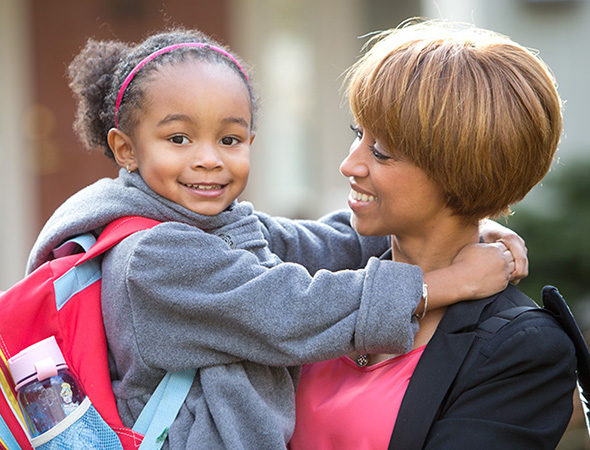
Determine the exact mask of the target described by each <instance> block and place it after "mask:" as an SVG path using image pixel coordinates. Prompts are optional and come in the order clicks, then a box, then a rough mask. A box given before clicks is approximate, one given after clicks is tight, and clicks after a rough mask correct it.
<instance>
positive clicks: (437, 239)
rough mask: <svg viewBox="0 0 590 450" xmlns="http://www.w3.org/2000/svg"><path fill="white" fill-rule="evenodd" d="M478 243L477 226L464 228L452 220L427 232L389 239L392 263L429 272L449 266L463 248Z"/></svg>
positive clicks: (456, 218) (460, 221)
mask: <svg viewBox="0 0 590 450" xmlns="http://www.w3.org/2000/svg"><path fill="white" fill-rule="evenodd" d="M478 241H479V225H478V224H473V225H470V224H466V223H465V222H464V221H462V220H461V219H460V218H459V217H456V216H453V217H450V218H447V220H444V221H441V222H440V223H439V224H437V226H436V227H433V228H431V230H430V231H428V232H423V233H413V234H408V235H401V234H398V235H392V236H391V249H392V253H393V255H392V259H393V260H394V261H396V262H403V263H407V264H413V265H417V266H420V268H421V269H422V271H423V272H430V271H433V270H436V269H442V268H444V267H447V266H450V265H451V264H452V262H453V260H454V259H455V257H456V256H457V254H458V253H459V251H460V250H461V249H462V248H463V247H464V246H466V245H468V244H473V243H477V242H478Z"/></svg>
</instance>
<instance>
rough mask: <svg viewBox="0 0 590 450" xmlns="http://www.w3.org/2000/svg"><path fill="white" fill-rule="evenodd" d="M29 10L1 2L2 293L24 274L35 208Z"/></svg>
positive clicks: (13, 0) (12, 0)
mask: <svg viewBox="0 0 590 450" xmlns="http://www.w3.org/2000/svg"><path fill="white" fill-rule="evenodd" d="M28 6H29V5H28V2H27V1H21V0H0V136H1V137H2V140H1V142H0V156H1V160H2V162H1V163H0V290H2V289H6V287H8V286H9V285H10V284H11V283H13V282H14V281H16V280H18V279H19V278H21V277H22V276H23V274H24V267H25V261H26V257H27V252H28V248H29V246H30V243H31V241H32V239H33V238H34V234H35V223H36V220H37V210H38V208H37V205H38V204H37V198H36V195H35V192H36V186H35V179H34V177H33V176H32V166H31V161H32V149H31V146H30V141H29V139H28V137H27V128H26V117H25V116H26V109H27V106H28V105H29V104H30V102H31V98H32V92H31V78H30V67H31V61H30V55H31V51H30V41H29V37H30V33H29V31H30V30H29V22H28V16H29V9H28Z"/></svg>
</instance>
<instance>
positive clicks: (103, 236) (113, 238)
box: [77, 216, 161, 265]
mask: <svg viewBox="0 0 590 450" xmlns="http://www.w3.org/2000/svg"><path fill="white" fill-rule="evenodd" d="M160 223H161V222H159V221H157V220H154V219H148V218H147V217H140V216H129V217H121V218H120V219H116V220H114V221H112V222H111V223H109V224H108V225H107V226H106V227H105V229H104V230H103V232H102V233H100V236H99V237H98V240H97V241H96V244H94V245H93V246H92V247H91V248H90V250H88V251H87V252H86V254H85V255H84V257H83V258H81V259H80V261H78V263H77V265H80V264H83V263H84V262H85V261H88V260H89V259H92V258H95V257H96V256H98V255H100V254H102V253H104V252H106V251H107V250H110V249H111V248H112V247H114V246H115V245H117V244H118V243H119V242H121V241H122V240H123V239H125V238H126V237H128V236H130V235H132V234H133V233H135V232H137V231H141V230H146V229H148V228H152V227H154V226H156V225H158V224H160Z"/></svg>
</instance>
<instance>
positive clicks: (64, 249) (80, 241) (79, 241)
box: [53, 233, 96, 258]
mask: <svg viewBox="0 0 590 450" xmlns="http://www.w3.org/2000/svg"><path fill="white" fill-rule="evenodd" d="M94 244H96V238H95V237H94V235H93V234H92V233H85V234H81V235H79V236H75V237H73V238H71V239H69V240H67V241H65V242H64V243H63V244H61V245H60V246H59V247H57V248H56V249H54V250H53V256H54V257H55V258H61V257H62V256H67V255H72V254H73V253H74V251H75V249H76V246H78V245H79V246H80V247H82V248H83V249H84V251H85V252H87V251H88V250H90V247H92V246H93V245H94Z"/></svg>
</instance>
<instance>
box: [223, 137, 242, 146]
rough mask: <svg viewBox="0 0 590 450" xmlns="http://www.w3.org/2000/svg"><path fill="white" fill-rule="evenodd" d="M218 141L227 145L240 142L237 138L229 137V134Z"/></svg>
mask: <svg viewBox="0 0 590 450" xmlns="http://www.w3.org/2000/svg"><path fill="white" fill-rule="evenodd" d="M220 142H221V143H222V144H223V145H228V146H232V145H237V144H239V143H240V141H239V140H238V139H236V138H235V137H231V136H226V137H224V138H222V139H221V141H220Z"/></svg>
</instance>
